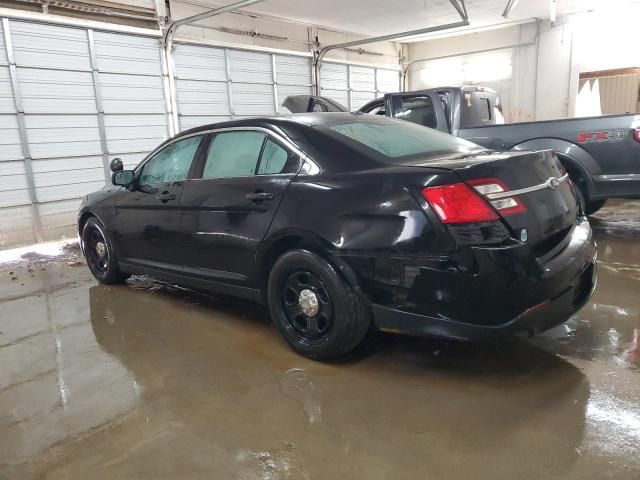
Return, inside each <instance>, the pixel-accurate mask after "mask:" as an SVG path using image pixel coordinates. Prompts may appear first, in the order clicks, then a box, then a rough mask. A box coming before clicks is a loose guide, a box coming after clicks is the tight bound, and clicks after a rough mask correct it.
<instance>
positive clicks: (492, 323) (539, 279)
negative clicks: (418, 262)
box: [372, 220, 597, 341]
mask: <svg viewBox="0 0 640 480" xmlns="http://www.w3.org/2000/svg"><path fill="white" fill-rule="evenodd" d="M559 250H560V251H555V252H553V254H552V255H551V256H550V257H551V258H549V256H547V257H545V259H544V260H540V259H535V262H529V263H528V264H527V261H526V257H527V255H523V252H520V251H517V250H515V251H508V250H507V251H506V252H505V251H504V250H503V249H495V248H493V249H491V248H482V249H480V248H479V249H474V255H475V257H476V258H475V260H476V262H477V264H478V265H479V266H480V267H479V271H477V272H476V273H474V274H472V275H468V274H464V273H456V274H452V273H448V272H439V273H440V274H441V275H436V274H435V272H433V271H430V270H429V269H420V270H421V271H420V273H418V275H417V276H416V279H415V281H414V282H413V285H412V287H411V288H410V289H409V290H408V291H407V295H406V297H405V299H404V300H405V303H404V304H402V303H400V302H397V301H396V302H393V303H391V302H388V303H387V304H384V303H383V302H374V304H373V305H372V311H373V317H374V322H375V324H376V325H377V326H378V328H380V329H381V330H386V331H392V332H398V333H405V334H410V335H418V336H427V335H428V336H438V337H446V338H452V339H458V340H473V341H480V340H488V339H491V338H496V337H504V336H512V335H514V334H516V333H519V332H528V333H530V334H537V333H540V332H543V331H545V330H548V329H549V328H552V327H554V326H556V325H558V324H561V323H563V322H564V321H566V320H567V319H568V318H569V317H571V316H572V315H573V314H574V313H575V312H577V311H578V310H579V309H580V308H582V306H583V305H584V304H585V303H587V302H588V301H589V299H590V297H591V295H592V293H593V291H594V289H595V286H596V282H597V266H596V248H595V243H594V241H593V238H592V234H591V228H590V226H589V223H588V222H587V221H586V220H582V221H581V222H580V223H579V224H578V225H577V226H576V228H574V230H573V231H572V233H571V235H570V238H568V239H567V241H566V242H565V243H564V244H563V245H562V248H561V249H559ZM531 263H535V265H532V264H531ZM457 277H458V278H457ZM418 289H422V290H423V291H422V292H421V293H420V292H418V291H417V290H418ZM398 298H399V296H398V295H396V300H398Z"/></svg>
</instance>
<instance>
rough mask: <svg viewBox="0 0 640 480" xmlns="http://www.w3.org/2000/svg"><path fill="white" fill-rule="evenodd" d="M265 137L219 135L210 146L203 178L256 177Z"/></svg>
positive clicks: (232, 133)
mask: <svg viewBox="0 0 640 480" xmlns="http://www.w3.org/2000/svg"><path fill="white" fill-rule="evenodd" d="M265 137H266V134H264V133H262V132H246V131H239V132H223V133H218V134H217V135H216V136H215V137H213V141H212V142H211V145H210V146H209V152H208V153H207V160H206V163H205V165H204V172H203V174H202V178H229V177H248V176H251V175H254V174H255V171H256V167H257V166H258V159H259V158H260V152H261V151H262V145H263V144H264V140H265Z"/></svg>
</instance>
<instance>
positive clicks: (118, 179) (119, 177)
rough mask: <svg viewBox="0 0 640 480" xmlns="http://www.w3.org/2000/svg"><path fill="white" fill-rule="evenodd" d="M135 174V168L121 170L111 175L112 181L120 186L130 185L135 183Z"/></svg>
mask: <svg viewBox="0 0 640 480" xmlns="http://www.w3.org/2000/svg"><path fill="white" fill-rule="evenodd" d="M134 179H135V174H134V173H133V170H120V171H119V172H114V173H113V175H111V183H113V184H114V185H117V186H120V187H129V186H131V185H132V184H133V180H134Z"/></svg>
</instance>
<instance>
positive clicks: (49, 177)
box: [33, 157, 104, 202]
mask: <svg viewBox="0 0 640 480" xmlns="http://www.w3.org/2000/svg"><path fill="white" fill-rule="evenodd" d="M77 163H79V164H81V165H83V167H82V168H76V169H69V170H63V168H66V167H67V163H66V160H65V159H56V160H34V161H33V169H34V181H35V184H36V195H37V197H38V200H39V201H41V202H50V201H54V200H65V199H70V198H80V197H82V196H84V195H86V194H87V193H90V192H93V191H95V190H99V189H100V188H102V187H103V186H104V170H103V167H102V157H85V158H82V159H79V160H77Z"/></svg>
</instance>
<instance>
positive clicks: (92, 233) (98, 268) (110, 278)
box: [82, 217, 128, 285]
mask: <svg viewBox="0 0 640 480" xmlns="http://www.w3.org/2000/svg"><path fill="white" fill-rule="evenodd" d="M82 246H83V248H82V251H83V252H84V256H85V258H86V260H87V266H88V267H89V270H91V273H92V274H93V276H94V277H95V279H96V280H98V281H99V282H100V283H104V284H106V285H111V284H114V283H121V282H123V281H125V280H126V279H127V278H128V275H126V274H124V273H122V272H121V271H120V268H119V267H118V260H117V258H116V254H115V251H114V249H113V245H112V244H111V241H110V240H109V237H108V235H107V234H106V229H105V227H104V225H102V223H101V222H100V221H99V220H98V219H97V218H95V217H92V218H89V220H87V222H86V223H85V224H84V227H83V228H82Z"/></svg>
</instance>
